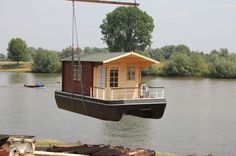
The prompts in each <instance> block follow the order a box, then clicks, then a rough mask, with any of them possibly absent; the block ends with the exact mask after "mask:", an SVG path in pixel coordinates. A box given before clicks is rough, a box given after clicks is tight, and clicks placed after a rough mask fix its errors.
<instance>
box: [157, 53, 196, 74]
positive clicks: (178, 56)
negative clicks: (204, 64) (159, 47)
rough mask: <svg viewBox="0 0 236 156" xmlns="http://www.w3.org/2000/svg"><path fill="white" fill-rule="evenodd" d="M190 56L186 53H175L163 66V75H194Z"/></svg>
mask: <svg viewBox="0 0 236 156" xmlns="http://www.w3.org/2000/svg"><path fill="white" fill-rule="evenodd" d="M190 61H191V60H190V57H189V56H188V55H187V54H185V53H173V54H172V55H171V57H170V59H169V60H168V61H167V63H166V64H165V65H164V67H163V71H162V74H161V75H163V76H192V75H191V70H190Z"/></svg>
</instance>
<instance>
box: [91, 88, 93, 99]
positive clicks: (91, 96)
mask: <svg viewBox="0 0 236 156" xmlns="http://www.w3.org/2000/svg"><path fill="white" fill-rule="evenodd" d="M90 97H93V88H92V87H90Z"/></svg>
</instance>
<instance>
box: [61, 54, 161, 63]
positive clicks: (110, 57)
mask: <svg viewBox="0 0 236 156" xmlns="http://www.w3.org/2000/svg"><path fill="white" fill-rule="evenodd" d="M128 56H135V57H137V58H139V59H142V60H145V61H146V62H149V63H148V64H155V63H159V62H158V61H156V60H154V59H151V58H148V57H146V56H143V55H140V54H138V53H135V52H100V53H84V54H82V55H81V56H80V61H81V62H98V63H109V62H112V61H115V60H118V59H121V58H124V57H128ZM74 60H78V56H75V57H74ZM62 61H71V57H68V58H66V59H63V60H62Z"/></svg>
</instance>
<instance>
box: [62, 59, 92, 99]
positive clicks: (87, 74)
mask: <svg viewBox="0 0 236 156" xmlns="http://www.w3.org/2000/svg"><path fill="white" fill-rule="evenodd" d="M81 65H82V70H83V77H82V79H83V89H84V95H86V96H89V95H90V88H91V87H92V86H93V68H94V64H93V63H91V62H83V63H81ZM72 87H73V93H76V94H81V89H80V88H81V87H80V81H76V80H73V86H72V68H71V62H69V61H63V68H62V91H64V92H69V93H71V92H72Z"/></svg>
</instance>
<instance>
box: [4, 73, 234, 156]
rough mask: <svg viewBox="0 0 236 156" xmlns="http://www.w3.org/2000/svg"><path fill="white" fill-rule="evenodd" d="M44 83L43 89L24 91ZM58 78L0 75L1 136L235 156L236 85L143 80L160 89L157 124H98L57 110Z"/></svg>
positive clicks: (127, 119) (129, 119)
mask: <svg viewBox="0 0 236 156" xmlns="http://www.w3.org/2000/svg"><path fill="white" fill-rule="evenodd" d="M37 81H40V82H43V83H44V84H46V88H45V89H33V88H25V87H23V84H24V83H33V82H37ZM60 81H61V76H60V74H33V73H15V72H12V73H11V72H0V133H5V134H27V135H35V136H36V138H52V139H60V140H63V141H66V142H77V141H81V142H82V143H92V144H112V145H124V146H127V147H131V148H132V147H144V148H150V149H154V150H158V151H161V152H173V153H177V154H181V155H184V154H192V153H198V154H208V153H211V154H213V155H214V156H215V155H216V156H223V155H224V156H235V155H236V80H216V79H183V78H173V79H169V78H158V77H144V79H143V81H145V82H146V83H148V84H150V85H153V86H164V87H165V93H166V99H167V107H166V111H165V114H164V116H163V118H162V119H160V120H152V119H142V118H137V117H132V116H125V117H123V118H122V120H121V121H119V122H108V121H101V120H97V119H94V118H90V117H86V116H83V115H79V114H75V113H71V112H67V111H64V110H60V109H58V108H57V106H56V103H55V100H54V91H55V90H57V89H60V85H59V83H57V82H60Z"/></svg>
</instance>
